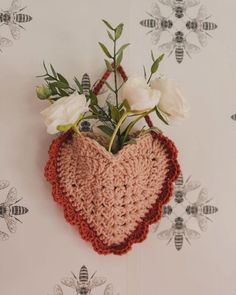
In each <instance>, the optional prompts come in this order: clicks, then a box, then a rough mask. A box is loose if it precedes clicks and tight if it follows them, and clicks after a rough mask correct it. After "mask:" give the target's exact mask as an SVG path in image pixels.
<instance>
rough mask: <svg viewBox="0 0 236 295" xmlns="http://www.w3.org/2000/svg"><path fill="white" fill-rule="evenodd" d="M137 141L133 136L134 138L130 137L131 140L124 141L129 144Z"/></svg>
mask: <svg viewBox="0 0 236 295" xmlns="http://www.w3.org/2000/svg"><path fill="white" fill-rule="evenodd" d="M136 143H137V141H136V140H135V139H134V138H132V139H130V140H129V141H126V142H125V143H124V145H127V144H136Z"/></svg>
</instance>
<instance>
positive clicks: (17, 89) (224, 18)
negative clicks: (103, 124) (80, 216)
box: [0, 0, 236, 295]
mask: <svg viewBox="0 0 236 295" xmlns="http://www.w3.org/2000/svg"><path fill="white" fill-rule="evenodd" d="M151 3H152V1H141V0H131V1H123V0H120V1H113V0H109V1H108V0H101V1H99V3H98V2H96V1H94V0H86V1H82V0H69V1H67V2H66V1H56V0H50V1H46V0H41V1H33V0H32V1H30V0H25V1H23V2H22V7H24V6H27V8H26V9H25V10H24V13H27V14H29V15H31V16H32V17H33V20H32V21H31V22H29V23H26V24H23V26H24V27H25V28H26V30H25V31H24V30H21V37H20V39H19V40H16V41H14V42H13V45H12V46H10V47H8V48H3V47H2V50H3V52H2V53H1V55H0V63H1V71H0V95H1V99H0V124H1V141H0V179H7V180H8V181H9V182H10V187H16V189H17V193H18V197H19V198H23V200H22V201H21V202H20V203H19V205H20V204H21V205H22V206H25V207H27V208H28V209H29V212H28V213H27V214H25V215H22V216H19V219H20V220H21V221H23V224H20V223H17V231H16V233H14V234H11V233H9V239H8V240H7V241H4V242H3V241H0V259H1V263H0V286H1V287H0V294H5V295H13V294H18V295H23V294H24V295H25V294H27V295H28V294H35V295H37V294H40V295H41V294H53V288H54V286H55V285H56V284H58V283H60V279H61V278H63V277H66V276H68V275H70V272H71V271H74V272H76V273H77V274H78V273H79V270H80V268H81V266H82V265H86V266H87V267H88V270H89V273H90V274H91V273H93V272H94V271H97V274H98V275H99V276H104V277H106V278H107V283H112V285H113V287H114V294H117V293H119V294H120V295H144V294H150V295H154V294H165V295H171V294H178V295H180V294H184V295H185V294H191V295H200V294H215V295H222V294H230V295H233V294H236V283H235V280H236V253H235V251H236V250H235V249H236V235H235V222H236V217H235V208H236V201H235V196H236V184H235V163H236V156H235V155H236V154H235V148H236V141H235V135H236V122H235V121H233V120H232V119H231V118H230V116H231V115H232V114H234V113H236V98H235V95H234V94H235V92H236V83H235V74H236V70H235V69H236V59H235V57H236V36H235V29H234V25H233V21H234V18H235V9H236V4H235V1H233V0H228V1H226V2H224V3H223V2H222V1H211V0H208V1H206V0H203V1H202V3H203V4H206V6H207V7H208V10H209V12H210V14H211V15H212V18H211V20H212V21H214V22H215V23H217V25H218V28H217V30H216V31H214V32H212V35H213V38H209V40H208V45H207V46H206V47H205V48H203V49H202V50H201V52H200V53H199V54H197V55H194V56H193V58H192V59H190V58H188V57H185V58H184V61H183V63H181V64H177V62H176V60H175V58H174V55H172V56H171V57H169V58H166V59H165V61H164V62H163V63H162V66H161V69H160V71H161V73H162V74H164V75H166V76H168V77H172V78H174V79H176V80H177V81H178V84H179V86H180V88H181V89H182V90H183V92H184V94H185V96H186V98H187V99H188V101H189V103H190V104H191V116H190V118H189V119H188V120H186V121H185V122H184V123H183V124H182V125H181V126H174V127H171V128H166V127H165V126H161V127H162V129H163V131H164V132H165V134H166V135H168V136H169V137H170V138H172V139H173V140H174V141H175V142H176V145H177V147H178V149H179V159H180V163H181V167H182V172H183V175H184V178H185V179H186V178H187V177H188V176H189V175H192V179H196V180H198V181H199V182H200V183H201V186H202V187H205V188H207V190H208V194H209V198H212V199H213V200H212V201H211V203H212V204H213V205H215V206H217V207H218V209H219V212H217V214H215V215H214V216H213V215H212V216H210V217H211V218H212V220H213V222H208V229H207V232H204V233H203V232H201V238H199V239H198V240H193V241H190V242H191V245H188V243H187V242H186V241H184V245H183V248H182V249H181V251H176V249H175V247H174V245H173V242H171V244H170V245H168V246H167V245H166V243H167V241H161V240H159V239H158V238H157V233H154V232H153V231H150V234H149V236H148V239H147V240H146V241H145V242H144V243H142V244H138V245H135V246H134V247H133V250H132V251H131V252H130V253H128V254H127V255H125V256H122V257H116V256H106V257H103V256H99V255H98V254H96V253H95V252H94V251H93V250H92V249H91V247H90V245H88V244H87V243H85V242H84V241H83V240H82V239H81V238H80V237H79V235H78V234H77V233H76V231H75V230H74V229H73V228H72V227H71V226H70V225H69V224H67V223H66V222H65V221H64V218H63V212H62V210H61V208H59V207H58V206H57V205H56V204H55V203H54V201H53V200H52V198H51V188H50V186H49V185H48V184H47V183H46V181H45V180H44V177H43V168H44V165H45V162H46V160H47V151H48V147H49V145H50V142H51V140H52V137H51V136H49V135H47V133H46V132H45V127H44V125H43V122H42V120H41V117H40V114H39V112H40V111H41V110H42V109H43V108H44V107H45V106H46V103H45V104H44V103H42V102H40V101H38V100H37V99H36V98H35V86H36V85H38V84H40V83H41V81H39V80H38V79H36V78H35V76H36V75H39V74H41V73H42V72H43V68H42V61H43V60H45V62H48V63H49V62H50V63H52V64H53V65H54V66H55V67H56V69H57V70H58V71H59V72H63V73H64V74H65V76H67V77H69V78H72V77H73V75H74V74H77V75H78V76H80V77H82V74H83V73H85V72H87V73H89V74H90V75H91V77H92V80H96V79H97V78H99V77H100V75H101V73H102V72H103V70H104V64H103V54H102V52H101V51H100V49H99V48H98V46H97V42H98V41H104V42H106V40H107V39H106V37H105V34H104V26H103V24H102V23H101V19H102V18H104V19H107V20H111V22H112V23H115V24H116V23H119V22H124V24H125V28H126V29H125V34H124V38H123V41H124V42H126V41H128V42H130V43H131V44H132V46H131V47H130V48H129V49H128V50H127V52H126V57H125V62H124V65H125V68H126V71H127V72H128V73H129V74H133V73H136V74H142V65H143V64H146V65H148V64H149V63H150V62H151V60H150V50H151V49H152V50H153V51H154V53H156V54H158V53H159V51H158V46H157V45H156V46H153V45H152V43H151V40H150V36H149V35H146V32H147V30H146V29H145V28H144V27H141V26H140V24H139V22H140V21H141V20H142V19H145V18H146V11H148V10H149V8H150V5H151ZM10 4H11V2H10V1H9V0H1V3H0V8H1V9H3V10H7V9H8V8H9V7H10ZM160 6H161V5H160ZM164 9H167V8H166V7H165V8H164ZM194 11H195V10H194ZM0 36H4V37H7V38H9V39H11V40H13V39H12V37H11V35H10V32H9V28H8V27H7V26H2V27H0ZM7 192H8V188H6V189H4V190H1V191H0V200H1V201H0V202H3V201H4V200H5V198H6V195H7ZM191 194H194V195H193V196H191V198H193V199H192V200H194V198H195V199H196V198H197V194H198V193H197V191H195V192H193V193H191ZM165 222H166V220H163V224H160V227H161V226H162V229H163V230H164V229H165V228H168V226H169V225H168V224H166V225H165ZM196 229H197V228H196ZM158 230H159V229H158ZM0 231H3V232H7V228H6V226H5V224H4V220H3V219H0ZM198 231H199V229H198ZM199 232H200V231H199ZM104 287H105V285H104V286H103V287H99V288H96V289H94V290H93V291H92V294H103V291H104ZM63 290H64V294H75V292H73V289H70V288H66V287H65V288H64V287H63Z"/></svg>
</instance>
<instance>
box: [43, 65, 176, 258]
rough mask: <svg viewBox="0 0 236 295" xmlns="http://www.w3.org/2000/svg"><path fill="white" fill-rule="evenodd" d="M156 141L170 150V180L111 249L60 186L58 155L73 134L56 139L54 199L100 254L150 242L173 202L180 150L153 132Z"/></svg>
mask: <svg viewBox="0 0 236 295" xmlns="http://www.w3.org/2000/svg"><path fill="white" fill-rule="evenodd" d="M119 72H120V74H121V76H122V78H123V79H124V80H126V75H125V73H124V71H123V69H122V68H121V67H120V68H119ZM109 74H110V73H109V72H106V73H105V74H104V76H103V79H104V80H105V79H107V78H108V77H109ZM102 84H103V83H102V82H101V83H99V84H98V85H97V86H96V87H95V89H94V91H95V92H96V93H98V92H99V90H100V89H101V87H102ZM145 119H146V121H147V123H148V125H149V126H150V127H151V126H152V122H151V120H150V118H149V117H148V116H147V117H146V118H145ZM152 134H153V138H154V139H157V140H159V141H160V142H161V143H162V144H163V145H165V147H166V151H167V153H168V158H169V169H168V170H169V173H168V175H167V176H166V180H165V182H164V184H163V188H162V192H161V194H160V195H159V196H158V198H157V200H156V203H155V204H154V205H153V207H152V208H151V209H150V210H149V212H148V213H147V214H146V216H145V217H144V218H143V221H142V222H141V223H139V224H138V226H137V228H136V229H135V230H134V232H133V233H132V234H131V235H130V236H129V238H127V239H126V240H125V241H124V242H123V243H122V244H119V245H114V246H110V247H109V246H107V245H105V244H104V243H103V242H102V241H101V240H100V239H99V237H98V236H97V234H96V232H95V231H94V230H93V229H92V228H91V227H90V226H89V225H88V224H87V222H86V220H84V219H83V218H82V217H81V216H80V215H79V214H78V212H76V211H75V209H74V208H73V206H72V205H71V204H70V202H69V200H68V198H66V197H65V196H64V195H63V192H62V191H61V189H60V185H59V182H58V179H57V155H58V152H59V149H60V146H61V144H62V143H63V142H64V141H66V140H67V139H69V138H70V136H71V133H70V132H68V133H66V134H63V135H61V136H59V137H58V138H56V139H55V140H54V141H53V142H52V144H51V147H50V149H49V160H48V162H47V164H46V167H45V177H46V179H47V180H48V181H49V182H50V183H51V185H52V195H53V198H54V200H55V201H56V202H57V203H58V204H60V205H61V206H62V207H63V208H64V216H65V219H66V220H67V221H68V222H69V223H70V224H71V225H74V226H76V227H77V229H78V231H79V232H80V235H81V237H82V238H83V239H84V240H86V241H88V242H91V244H92V246H93V248H94V250H95V251H96V252H98V253H99V254H104V255H105V254H111V253H113V254H116V255H122V254H125V253H127V252H128V251H129V250H130V249H131V247H132V245H133V244H134V243H140V242H142V241H143V240H145V239H146V237H147V233H148V229H149V226H150V225H151V224H153V223H155V222H157V221H158V220H159V219H160V218H161V216H162V208H163V206H164V205H165V204H166V203H167V202H168V201H169V200H170V198H171V196H172V193H173V182H174V181H175V180H176V178H177V177H178V175H179V173H180V168H179V164H178V161H177V153H178V152H177V149H176V147H175V145H174V143H173V142H172V141H171V140H169V139H168V138H167V137H165V136H164V135H162V134H160V133H155V132H153V133H152Z"/></svg>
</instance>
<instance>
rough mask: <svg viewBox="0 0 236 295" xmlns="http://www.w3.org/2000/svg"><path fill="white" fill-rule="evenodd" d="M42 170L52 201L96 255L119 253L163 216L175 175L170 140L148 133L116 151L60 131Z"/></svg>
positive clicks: (129, 246)
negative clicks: (60, 134)
mask: <svg viewBox="0 0 236 295" xmlns="http://www.w3.org/2000/svg"><path fill="white" fill-rule="evenodd" d="M49 155H50V159H49V161H48V163H47V165H46V168H45V175H46V178H47V180H48V181H49V182H50V183H51V184H52V186H53V197H54V199H55V200H56V201H57V202H58V203H60V204H62V205H63V207H64V213H65V218H66V219H67V220H68V222H70V223H71V224H73V225H76V226H77V227H78V229H79V232H80V234H81V236H82V238H84V239H85V240H87V241H90V242H91V243H92V245H93V247H94V249H95V250H96V251H97V252H98V253H102V254H108V253H114V254H123V253H126V252H127V251H128V250H129V249H131V246H132V244H133V243H137V242H141V241H143V240H144V239H145V238H146V235H147V232H148V227H149V225H150V224H152V223H154V222H156V221H158V220H159V219H160V217H161V215H162V206H163V205H164V204H165V203H166V202H167V201H168V200H169V198H170V196H171V195H172V186H173V182H174V180H175V179H176V178H177V176H178V173H179V166H178V163H177V159H176V158H177V151H176V148H175V146H174V144H173V143H172V142H171V141H170V140H169V139H168V138H166V137H164V136H163V135H161V134H155V136H152V135H151V134H150V133H148V134H146V135H144V136H142V137H140V138H138V139H137V143H136V144H132V145H127V146H125V147H124V148H123V149H122V150H121V151H119V152H118V153H117V154H115V155H113V154H112V153H109V152H107V150H106V149H105V148H104V147H103V146H102V145H100V144H99V143H98V142H97V141H95V140H93V139H91V138H89V137H87V136H72V135H71V134H66V135H62V136H60V137H59V138H57V139H56V140H54V142H53V143H52V145H51V148H50V151H49Z"/></svg>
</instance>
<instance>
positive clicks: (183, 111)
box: [151, 79, 190, 121]
mask: <svg viewBox="0 0 236 295" xmlns="http://www.w3.org/2000/svg"><path fill="white" fill-rule="evenodd" d="M151 88H153V89H156V90H159V91H160V92H161V98H160V101H159V104H158V109H159V110H160V111H161V112H163V113H164V114H165V115H166V116H167V119H168V120H169V121H173V120H178V119H184V118H186V117H187V116H188V113H189V109H190V108H189V105H188V104H187V102H186V100H185V98H184V97H183V95H182V94H181V92H180V90H179V89H178V87H177V86H176V83H175V81H174V80H171V79H156V80H154V81H152V82H151Z"/></svg>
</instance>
